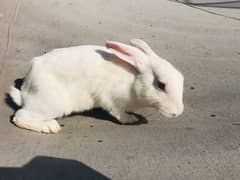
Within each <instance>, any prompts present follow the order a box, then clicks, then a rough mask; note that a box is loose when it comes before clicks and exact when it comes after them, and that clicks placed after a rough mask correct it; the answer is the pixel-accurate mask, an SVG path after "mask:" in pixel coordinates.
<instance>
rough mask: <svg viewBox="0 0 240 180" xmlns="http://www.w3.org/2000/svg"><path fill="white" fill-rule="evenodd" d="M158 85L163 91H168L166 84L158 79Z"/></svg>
mask: <svg viewBox="0 0 240 180" xmlns="http://www.w3.org/2000/svg"><path fill="white" fill-rule="evenodd" d="M157 87H158V88H159V89H161V90H162V91H166V84H165V83H163V82H161V81H157Z"/></svg>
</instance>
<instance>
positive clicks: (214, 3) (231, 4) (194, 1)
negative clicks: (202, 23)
mask: <svg viewBox="0 0 240 180" xmlns="http://www.w3.org/2000/svg"><path fill="white" fill-rule="evenodd" d="M176 1H177V2H181V3H184V4H188V5H195V6H205V7H218V8H240V0H205V1H199V0H176Z"/></svg>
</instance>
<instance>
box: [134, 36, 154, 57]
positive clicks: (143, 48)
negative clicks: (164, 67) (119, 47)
mask: <svg viewBox="0 0 240 180" xmlns="http://www.w3.org/2000/svg"><path fill="white" fill-rule="evenodd" d="M130 44H131V45H132V46H135V47H136V48H138V49H140V50H141V51H142V52H144V53H145V54H146V55H156V54H155V53H154V52H153V50H152V49H151V48H150V46H149V45H148V44H147V43H146V42H144V41H143V40H141V39H131V40H130Z"/></svg>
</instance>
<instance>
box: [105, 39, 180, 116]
mask: <svg viewBox="0 0 240 180" xmlns="http://www.w3.org/2000/svg"><path fill="white" fill-rule="evenodd" d="M130 44H131V45H126V44H123V43H119V42H114V41H108V42H107V43H106V46H107V47H108V48H110V49H111V50H112V52H113V53H114V54H115V55H116V56H117V57H118V58H119V59H121V60H123V61H124V62H126V63H127V64H128V65H129V66H132V67H134V68H135V70H136V72H137V73H136V80H135V82H134V86H133V89H134V94H135V95H136V98H137V100H138V102H139V103H141V105H143V106H149V107H154V108H156V109H157V110H158V111H159V112H160V113H161V114H163V115H165V116H167V117H176V116H178V115H180V114H181V113H182V112H183V108H184V105H183V81H184V78H183V75H182V74H181V73H180V72H179V71H178V70H177V69H176V68H174V67H173V65H171V64H170V63H169V62H168V61H166V60H164V59H162V58H160V57H159V56H158V55H156V54H155V53H154V52H153V50H152V49H151V48H150V47H149V46H148V44H147V43H146V42H144V41H143V40H140V39H133V40H131V41H130Z"/></svg>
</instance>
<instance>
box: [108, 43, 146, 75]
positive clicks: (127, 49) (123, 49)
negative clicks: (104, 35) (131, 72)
mask: <svg viewBox="0 0 240 180" xmlns="http://www.w3.org/2000/svg"><path fill="white" fill-rule="evenodd" d="M106 47H107V48H110V49H111V50H112V52H113V53H114V54H115V55H116V56H117V57H118V58H120V59H121V60H123V61H125V62H127V63H128V64H130V65H132V66H133V67H134V68H136V70H137V71H138V72H140V73H143V72H145V71H147V69H149V67H150V66H149V65H150V62H149V60H148V57H147V56H146V55H145V54H144V53H143V52H142V51H141V50H139V49H137V48H135V47H133V46H130V45H126V44H123V43H119V42H115V41H107V43H106Z"/></svg>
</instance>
